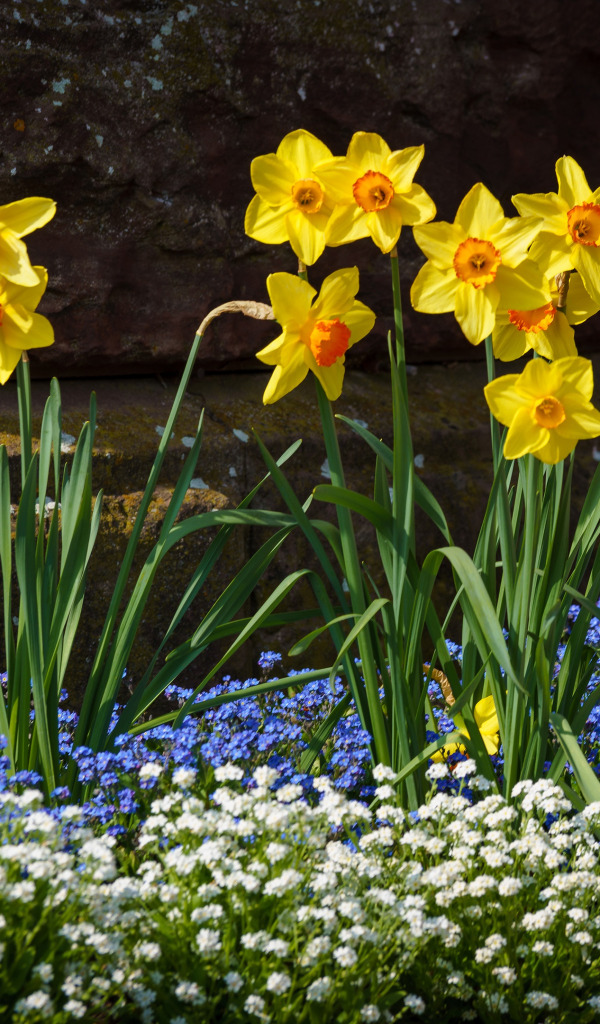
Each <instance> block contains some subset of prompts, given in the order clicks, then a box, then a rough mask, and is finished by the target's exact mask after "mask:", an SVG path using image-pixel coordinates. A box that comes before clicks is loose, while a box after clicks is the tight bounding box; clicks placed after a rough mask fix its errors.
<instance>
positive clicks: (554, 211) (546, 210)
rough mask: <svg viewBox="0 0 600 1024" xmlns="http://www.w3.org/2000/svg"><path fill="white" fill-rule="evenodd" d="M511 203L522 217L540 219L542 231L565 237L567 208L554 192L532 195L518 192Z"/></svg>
mask: <svg viewBox="0 0 600 1024" xmlns="http://www.w3.org/2000/svg"><path fill="white" fill-rule="evenodd" d="M512 201H513V203H514V205H515V206H516V208H517V210H518V211H519V213H520V214H521V216H522V217H541V218H542V221H543V223H542V226H541V227H542V230H543V231H549V232H550V233H551V234H556V235H566V233H567V213H568V212H569V207H568V206H567V204H566V203H565V201H564V199H560V198H559V196H558V195H557V194H556V192H546V193H543V192H535V193H533V194H532V195H526V194H525V193H524V192H520V193H519V194H518V195H516V196H513V197H512Z"/></svg>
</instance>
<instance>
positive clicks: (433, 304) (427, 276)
mask: <svg viewBox="0 0 600 1024" xmlns="http://www.w3.org/2000/svg"><path fill="white" fill-rule="evenodd" d="M458 285H459V280H458V278H457V276H456V274H455V273H454V270H453V269H450V270H438V268H437V267H435V266H434V265H433V263H432V262H431V261H430V260H428V262H427V263H426V264H425V265H424V266H423V267H421V269H420V271H419V273H418V274H417V276H416V277H415V279H414V281H413V284H412V288H411V290H410V301H411V303H412V305H413V307H414V309H416V310H417V311H418V312H419V313H449V312H450V310H452V309H454V304H455V302H456V292H457V289H458Z"/></svg>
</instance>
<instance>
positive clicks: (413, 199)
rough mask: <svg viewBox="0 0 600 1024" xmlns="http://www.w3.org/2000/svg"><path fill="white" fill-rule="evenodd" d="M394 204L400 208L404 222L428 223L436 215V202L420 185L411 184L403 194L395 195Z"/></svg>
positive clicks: (411, 223) (410, 223) (409, 223)
mask: <svg viewBox="0 0 600 1024" xmlns="http://www.w3.org/2000/svg"><path fill="white" fill-rule="evenodd" d="M393 204H394V206H396V207H398V208H399V210H400V213H401V215H402V223H403V224H408V225H411V226H412V225H413V224H426V223H427V221H429V220H433V218H434V217H435V213H436V210H435V203H434V201H433V199H432V198H431V196H429V195H428V194H427V192H426V191H425V189H424V188H421V186H420V185H411V186H410V188H409V189H408V190H407V191H406V192H403V193H402V195H399V196H394V199H393Z"/></svg>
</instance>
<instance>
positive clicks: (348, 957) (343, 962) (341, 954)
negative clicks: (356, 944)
mask: <svg viewBox="0 0 600 1024" xmlns="http://www.w3.org/2000/svg"><path fill="white" fill-rule="evenodd" d="M333 957H334V959H335V960H337V962H338V964H339V965H340V967H354V965H355V964H356V962H357V960H358V956H357V955H356V953H355V952H354V950H353V949H352V946H338V948H337V949H334V951H333Z"/></svg>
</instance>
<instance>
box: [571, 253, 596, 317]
mask: <svg viewBox="0 0 600 1024" xmlns="http://www.w3.org/2000/svg"><path fill="white" fill-rule="evenodd" d="M572 252H573V263H574V264H575V267H576V269H577V270H578V271H579V273H580V274H581V280H582V281H583V284H584V287H585V290H586V292H588V294H589V295H590V296H591V298H592V299H593V300H594V301H595V302H599V303H600V248H598V247H597V246H591V245H574V246H573V250H572Z"/></svg>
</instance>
